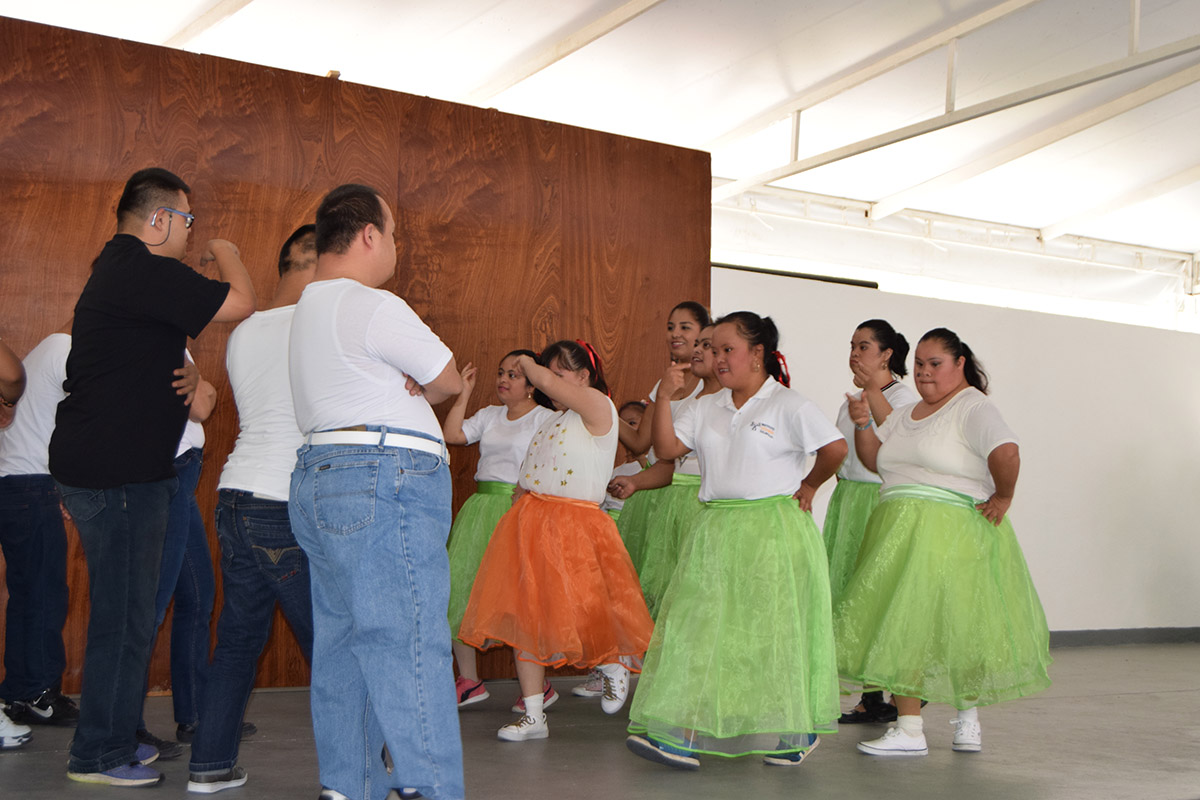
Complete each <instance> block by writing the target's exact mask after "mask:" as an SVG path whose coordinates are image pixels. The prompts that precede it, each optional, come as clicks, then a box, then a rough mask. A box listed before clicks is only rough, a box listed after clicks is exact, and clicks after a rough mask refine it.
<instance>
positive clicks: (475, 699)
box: [458, 692, 520, 713]
mask: <svg viewBox="0 0 1200 800" xmlns="http://www.w3.org/2000/svg"><path fill="white" fill-rule="evenodd" d="M489 697H491V695H490V694H488V693H487V692H483V693H482V694H473V695H471V696H470V697H468V698H467V699H466V700H459V701H458V707H459V708H462V707H463V706H471V705H475V704H476V703H479V702H482V701H484V700H487V699H488V698H489ZM518 713H520V712H518Z"/></svg>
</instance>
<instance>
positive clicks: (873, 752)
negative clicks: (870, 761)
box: [858, 727, 929, 756]
mask: <svg viewBox="0 0 1200 800" xmlns="http://www.w3.org/2000/svg"><path fill="white" fill-rule="evenodd" d="M858 751H859V752H860V753H866V754H867V755H869V756H927V755H929V747H928V746H927V745H926V744H925V734H923V733H919V734H917V735H916V736H910V735H909V734H908V733H905V732H904V730H902V729H901V728H899V727H895V728H888V729H887V733H885V734H884V735H883V736H880V737H879V738H878V739H872V740H871V741H869V742H859V743H858Z"/></svg>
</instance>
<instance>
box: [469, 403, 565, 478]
mask: <svg viewBox="0 0 1200 800" xmlns="http://www.w3.org/2000/svg"><path fill="white" fill-rule="evenodd" d="M552 414H554V412H553V411H551V410H550V409H548V408H546V407H545V406H534V407H533V408H532V409H530V410H529V411H527V412H525V414H523V415H522V416H521V417H519V418H518V419H509V418H508V408H507V407H505V406H488V407H487V408H481V409H479V410H478V411H476V412H475V413H474V415H472V416H471V418H470V419H467V420H464V421H463V426H462V428H463V433H465V434H466V435H467V444H475V442H479V466H478V467H476V469H475V480H477V481H503V482H505V483H516V482H517V478H518V477H519V476H520V475H521V464H522V463H523V462H524V461H525V454H526V453H527V452H529V442H530V441H531V440H532V439H533V434H534V433H536V432H537V429H538V427H539V426H540V425H541V424H542V423H543V422H545V421H546V419H547V418H549V417H550V416H551V415H552Z"/></svg>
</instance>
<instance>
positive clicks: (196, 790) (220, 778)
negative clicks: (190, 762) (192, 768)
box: [187, 765, 246, 794]
mask: <svg viewBox="0 0 1200 800" xmlns="http://www.w3.org/2000/svg"><path fill="white" fill-rule="evenodd" d="M245 784H246V770H244V769H242V768H241V767H239V766H236V765H235V766H233V767H230V768H229V769H227V770H225V771H224V772H218V773H215V774H212V775H198V774H196V773H195V772H189V773H188V786H187V790H188V791H189V792H192V793H193V794H213V793H214V792H219V791H221V790H222V789H236V788H237V787H239V786H244V785H245Z"/></svg>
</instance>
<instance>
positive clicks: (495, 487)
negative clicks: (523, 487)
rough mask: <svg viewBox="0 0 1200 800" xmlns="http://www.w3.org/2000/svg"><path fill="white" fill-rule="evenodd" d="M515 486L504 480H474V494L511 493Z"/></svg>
mask: <svg viewBox="0 0 1200 800" xmlns="http://www.w3.org/2000/svg"><path fill="white" fill-rule="evenodd" d="M515 488H517V485H516V484H515V483H505V482H504V481H476V482H475V493H476V494H507V495H511V494H512V493H513V489H515Z"/></svg>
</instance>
